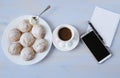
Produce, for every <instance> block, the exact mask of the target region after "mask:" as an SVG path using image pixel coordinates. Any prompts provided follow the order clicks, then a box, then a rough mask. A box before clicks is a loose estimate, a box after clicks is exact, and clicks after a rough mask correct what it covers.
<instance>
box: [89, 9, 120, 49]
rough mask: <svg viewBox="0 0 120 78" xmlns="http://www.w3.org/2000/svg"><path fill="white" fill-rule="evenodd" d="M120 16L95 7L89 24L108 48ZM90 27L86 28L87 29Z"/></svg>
mask: <svg viewBox="0 0 120 78" xmlns="http://www.w3.org/2000/svg"><path fill="white" fill-rule="evenodd" d="M119 19H120V15H119V14H116V13H113V12H111V11H108V10H105V9H102V8H99V7H95V10H94V12H93V15H92V18H91V20H90V21H91V23H92V24H93V25H94V28H95V29H96V30H97V32H98V33H99V34H100V35H101V37H102V38H103V40H104V42H105V44H106V45H107V46H108V47H110V46H111V44H112V40H113V38H114V35H115V32H116V29H117V26H118V23H119ZM89 28H90V27H88V29H89Z"/></svg>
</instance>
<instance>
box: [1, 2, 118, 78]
mask: <svg viewBox="0 0 120 78" xmlns="http://www.w3.org/2000/svg"><path fill="white" fill-rule="evenodd" d="M47 5H51V6H52V8H51V9H50V10H49V11H47V12H46V13H45V14H44V15H42V18H43V19H45V20H46V21H47V22H48V24H49V25H50V26H51V29H52V31H53V30H54V29H55V27H57V26H58V25H60V24H71V25H73V26H75V27H76V28H77V29H78V30H79V33H80V35H81V34H83V33H84V32H85V30H86V29H87V22H86V21H87V20H89V19H90V18H91V16H92V13H93V10H94V7H95V6H96V5H97V6H100V7H102V8H105V9H108V10H111V11H113V12H116V13H119V14H120V0H19V1H17V0H0V38H1V37H2V33H3V32H4V29H5V27H6V26H7V24H8V23H9V22H11V21H12V20H13V19H14V18H17V17H19V16H22V15H31V14H34V15H36V14H39V13H40V12H41V11H42V10H43V9H44V8H45V7H46V6H47ZM110 49H111V51H112V54H113V56H112V57H111V58H110V59H109V60H107V61H106V62H104V63H103V64H98V63H97V61H96V60H95V58H94V57H93V55H92V54H91V52H90V51H89V50H88V48H87V47H86V46H85V44H83V43H82V42H81V41H80V42H79V45H78V46H77V47H76V48H75V49H74V50H72V51H69V52H61V51H59V50H57V49H56V48H55V47H54V46H52V48H51V50H50V53H49V54H48V56H47V57H46V58H45V59H44V60H42V61H41V62H39V63H37V64H35V65H31V66H20V65H16V64H14V63H12V62H11V61H10V60H8V59H7V58H6V56H5V55H4V53H3V50H2V48H1V46H0V78H80V77H81V78H85V77H87V78H88V77H89V78H98V77H99V78H119V76H120V74H119V73H120V60H119V59H120V52H119V51H120V25H119V26H118V29H117V32H116V35H115V38H114V40H113V44H112V46H111V48H110Z"/></svg>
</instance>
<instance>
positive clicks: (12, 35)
mask: <svg viewBox="0 0 120 78" xmlns="http://www.w3.org/2000/svg"><path fill="white" fill-rule="evenodd" d="M45 36H46V29H45V27H44V26H43V25H41V24H39V23H37V24H31V23H30V21H29V19H24V20H22V21H20V22H19V23H18V25H17V26H16V28H13V29H11V30H10V31H9V33H8V39H9V41H10V45H9V48H8V52H9V53H10V54H11V55H13V56H20V57H21V58H22V59H23V60H24V61H30V60H32V59H34V58H35V56H36V54H38V53H43V52H45V51H46V50H47V49H48V41H47V40H46V39H45Z"/></svg>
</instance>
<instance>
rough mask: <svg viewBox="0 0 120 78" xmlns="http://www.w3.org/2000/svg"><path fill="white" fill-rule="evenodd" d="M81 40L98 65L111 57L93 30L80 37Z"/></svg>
mask: <svg viewBox="0 0 120 78" xmlns="http://www.w3.org/2000/svg"><path fill="white" fill-rule="evenodd" d="M81 38H82V41H83V42H84V43H85V44H86V46H87V47H88V48H89V50H90V51H91V52H92V54H93V55H94V57H95V58H96V60H97V61H98V63H102V62H104V61H105V60H106V59H108V58H109V57H111V53H110V50H109V49H108V48H107V47H106V46H105V45H104V43H103V42H102V40H100V38H99V37H98V35H97V34H96V33H95V32H94V31H93V30H90V31H89V32H87V33H85V34H84V35H82V36H81Z"/></svg>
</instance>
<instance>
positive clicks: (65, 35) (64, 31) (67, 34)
mask: <svg viewBox="0 0 120 78" xmlns="http://www.w3.org/2000/svg"><path fill="white" fill-rule="evenodd" d="M58 36H59V38H60V39H61V40H64V41H67V40H69V39H70V38H71V37H72V33H71V30H70V29H69V28H67V27H64V28H61V29H60V30H59V31H58Z"/></svg>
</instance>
